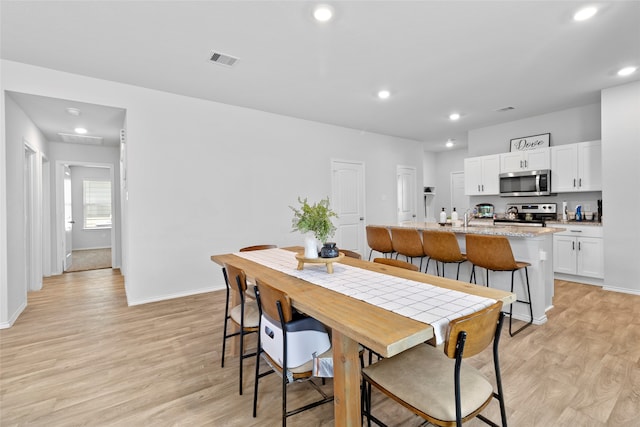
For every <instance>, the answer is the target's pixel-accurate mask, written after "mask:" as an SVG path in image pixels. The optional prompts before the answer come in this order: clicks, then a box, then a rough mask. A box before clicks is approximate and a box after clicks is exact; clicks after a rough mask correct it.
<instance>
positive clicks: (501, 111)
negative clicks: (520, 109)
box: [496, 107, 516, 113]
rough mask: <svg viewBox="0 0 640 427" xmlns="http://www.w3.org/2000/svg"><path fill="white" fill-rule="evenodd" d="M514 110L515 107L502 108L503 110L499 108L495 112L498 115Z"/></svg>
mask: <svg viewBox="0 0 640 427" xmlns="http://www.w3.org/2000/svg"><path fill="white" fill-rule="evenodd" d="M515 109H516V108H515V107H504V108H499V109H497V110H496V111H497V112H498V113H504V112H505V111H511V110H515Z"/></svg>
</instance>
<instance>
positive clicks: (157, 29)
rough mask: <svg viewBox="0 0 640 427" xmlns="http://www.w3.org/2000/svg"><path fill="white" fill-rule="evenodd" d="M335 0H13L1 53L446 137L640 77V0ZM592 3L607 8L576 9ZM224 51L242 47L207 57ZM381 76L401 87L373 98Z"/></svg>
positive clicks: (366, 127)
mask: <svg viewBox="0 0 640 427" xmlns="http://www.w3.org/2000/svg"><path fill="white" fill-rule="evenodd" d="M328 3H330V4H331V5H332V6H333V8H334V9H335V19H334V20H332V21H331V22H329V23H325V24H320V23H317V22H315V21H314V20H313V19H312V18H311V12H312V8H313V6H314V5H315V4H316V2H308V1H242V0H235V1H161V2H160V1H155V2H150V1H121V2H110V1H83V2H80V1H67V2H64V1H41V2H34V1H6V0H2V3H1V7H2V10H1V24H2V33H1V35H2V42H1V57H2V58H4V59H8V60H13V61H18V62H24V63H28V64H34V65H38V66H42V67H47V68H53V69H57V70H62V71H67V72H72V73H77V74H83V75H87V76H92V77H97V78H101V79H106V80H112V81H118V82H123V83H128V84H133V85H138V86H143V87H148V88H152V89H157V90H163V91H167V92H172V93H177V94H183V95H187V96H192V97H198V98H203V99H209V100H213V101H218V102H223V103H227V104H233V105H239V106H245V107H249V108H255V109H258V110H263V111H269V112H273V113H278V114H284V115H288V116H294V117H299V118H303V119H308V120H314V121H319V122H324V123H331V124H336V125H340V126H345V127H350V128H354V129H358V130H363V131H370V132H377V133H381V134H388V135H394V136H399V137H404V138H409V139H414V140H418V141H423V142H425V147H426V148H427V149H433V150H438V149H441V148H442V147H443V145H444V141H445V140H446V139H447V138H455V139H456V140H457V143H458V144H459V145H464V144H465V143H466V132H467V131H468V130H469V129H475V128H480V127H484V126H488V125H492V124H496V123H500V122H506V121H511V120H516V119H518V118H522V117H528V116H532V115H537V114H543V113H546V112H551V111H556V110H560V109H565V108H570V107H574V106H579V105H584V104H588V103H593V102H598V101H599V99H600V91H601V90H602V89H603V88H607V87H611V86H616V85H619V84H623V83H627V82H629V81H632V80H638V79H640V72H636V73H635V74H634V75H633V76H630V77H626V78H621V77H618V76H617V75H616V71H617V70H618V69H619V68H621V67H623V66H627V65H635V66H640V2H638V1H597V2H584V1H541V0H538V1H515V0H514V1H480V0H476V1H331V2H328ZM587 4H596V5H598V6H599V8H600V9H599V12H598V14H597V15H596V16H595V17H594V18H593V19H592V20H590V21H586V22H574V21H573V20H572V15H573V13H574V12H575V11H576V10H577V9H578V8H580V7H581V6H585V5H587ZM214 50H215V51H218V52H222V53H225V54H228V55H232V56H235V57H238V58H239V61H238V62H237V63H236V65H235V66H233V67H231V68H229V67H225V66H221V65H217V64H213V63H210V62H209V61H208V57H209V55H210V53H211V52H212V51H214ZM381 88H387V89H389V90H390V91H391V93H392V96H391V98H390V99H388V100H386V101H381V100H378V99H376V97H375V93H376V92H377V91H378V90H379V89H381ZM508 106H510V107H515V109H514V110H511V111H508V112H497V110H499V109H501V108H504V107H508ZM25 111H26V110H25ZM453 111H458V112H460V113H461V115H462V118H461V119H460V120H459V121H457V122H451V121H449V120H448V115H449V113H451V112H453Z"/></svg>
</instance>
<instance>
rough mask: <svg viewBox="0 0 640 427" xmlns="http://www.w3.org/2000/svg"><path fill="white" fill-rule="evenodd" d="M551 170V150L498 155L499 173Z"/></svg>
mask: <svg viewBox="0 0 640 427" xmlns="http://www.w3.org/2000/svg"><path fill="white" fill-rule="evenodd" d="M550 168H551V149H550V148H540V149H537V150H531V151H514V152H512V153H503V154H500V173H507V172H524V171H533V170H542V169H550Z"/></svg>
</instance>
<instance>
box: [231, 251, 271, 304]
mask: <svg viewBox="0 0 640 427" xmlns="http://www.w3.org/2000/svg"><path fill="white" fill-rule="evenodd" d="M277 247H278V246H277V245H253V246H245V247H244V248H240V252H251V251H263V250H265V249H275V248H277ZM255 285H256V284H255V283H254V282H253V279H251V278H249V277H247V290H246V291H245V294H247V296H248V297H249V298H252V299H256V294H255Z"/></svg>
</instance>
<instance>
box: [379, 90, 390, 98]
mask: <svg viewBox="0 0 640 427" xmlns="http://www.w3.org/2000/svg"><path fill="white" fill-rule="evenodd" d="M390 96H391V92H389V91H388V90H386V89H383V90H380V91H378V98H380V99H387V98H389V97H390Z"/></svg>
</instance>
